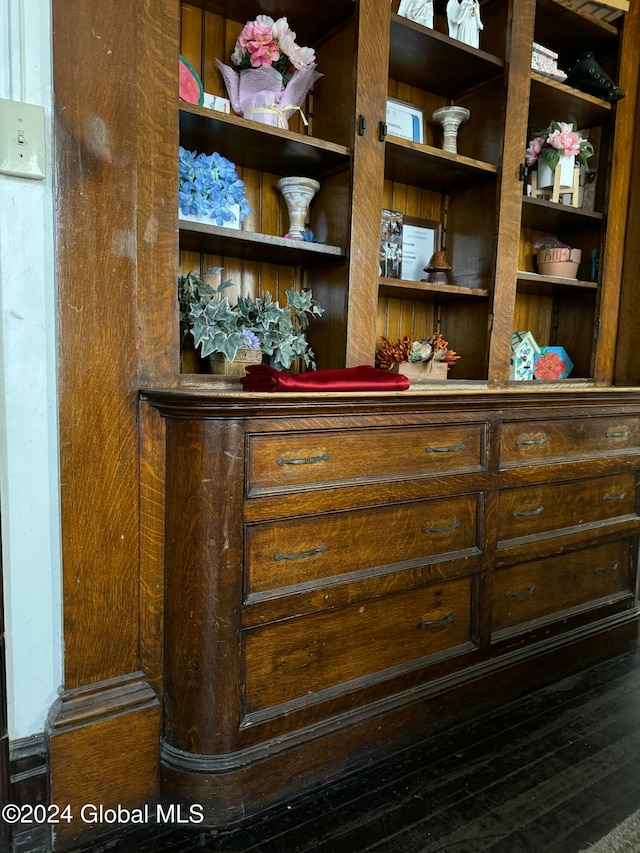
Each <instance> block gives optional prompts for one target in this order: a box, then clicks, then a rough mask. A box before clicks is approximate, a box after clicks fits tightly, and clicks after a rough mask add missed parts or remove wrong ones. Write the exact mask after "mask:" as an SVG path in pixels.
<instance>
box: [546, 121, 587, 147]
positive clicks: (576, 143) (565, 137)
mask: <svg viewBox="0 0 640 853" xmlns="http://www.w3.org/2000/svg"><path fill="white" fill-rule="evenodd" d="M563 124H564V122H563ZM569 127H571V125H569ZM547 142H548V143H549V145H550V146H551V147H552V148H557V149H558V151H564V153H565V154H579V153H580V137H579V136H578V134H577V133H575V132H574V131H573V130H554V131H553V133H550V134H549V136H548V137H547Z"/></svg>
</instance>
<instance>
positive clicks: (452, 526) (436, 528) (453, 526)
mask: <svg viewBox="0 0 640 853" xmlns="http://www.w3.org/2000/svg"><path fill="white" fill-rule="evenodd" d="M459 527H461V523H460V522H459V521H451V522H450V523H449V524H432V525H427V526H426V527H423V528H422V532H423V533H446V532H447V531H448V530H457V529H458V528H459Z"/></svg>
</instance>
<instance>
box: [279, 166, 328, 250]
mask: <svg viewBox="0 0 640 853" xmlns="http://www.w3.org/2000/svg"><path fill="white" fill-rule="evenodd" d="M276 187H277V188H278V189H279V190H280V192H281V193H282V195H283V198H284V200H285V202H286V204H287V210H288V212H289V237H290V238H291V239H292V240H303V239H304V228H305V225H306V224H307V215H308V213H309V205H310V204H311V202H312V200H313V197H314V196H315V194H316V193H317V192H318V190H319V189H320V184H319V183H318V182H317V181H314V180H313V178H297V177H291V178H280V180H279V181H278V183H277V184H276Z"/></svg>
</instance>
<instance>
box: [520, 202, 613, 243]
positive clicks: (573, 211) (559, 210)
mask: <svg viewBox="0 0 640 853" xmlns="http://www.w3.org/2000/svg"><path fill="white" fill-rule="evenodd" d="M602 219H603V216H602V214H601V213H597V212H596V211H593V210H582V209H581V208H576V207H568V206H567V205H565V204H554V203H553V202H551V201H545V200H544V199H541V198H529V197H528V196H525V197H524V198H523V199H522V227H523V228H533V229H535V230H536V231H547V232H550V233H553V234H555V233H556V232H558V231H585V230H588V229H590V228H598V227H599V226H601V225H602Z"/></svg>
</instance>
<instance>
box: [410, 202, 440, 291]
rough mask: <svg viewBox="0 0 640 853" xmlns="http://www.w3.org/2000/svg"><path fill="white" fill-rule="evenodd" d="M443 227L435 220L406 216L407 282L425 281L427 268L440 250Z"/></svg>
mask: <svg viewBox="0 0 640 853" xmlns="http://www.w3.org/2000/svg"><path fill="white" fill-rule="evenodd" d="M441 240H442V225H441V224H440V222H438V221H437V220H435V219H421V218H420V217H417V216H405V217H404V221H403V225H402V268H401V276H402V278H403V280H405V281H425V280H426V277H427V276H426V273H425V267H426V266H427V265H428V263H429V260H430V259H431V258H432V257H433V255H434V253H435V252H437V251H438V250H439V249H440V243H441Z"/></svg>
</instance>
